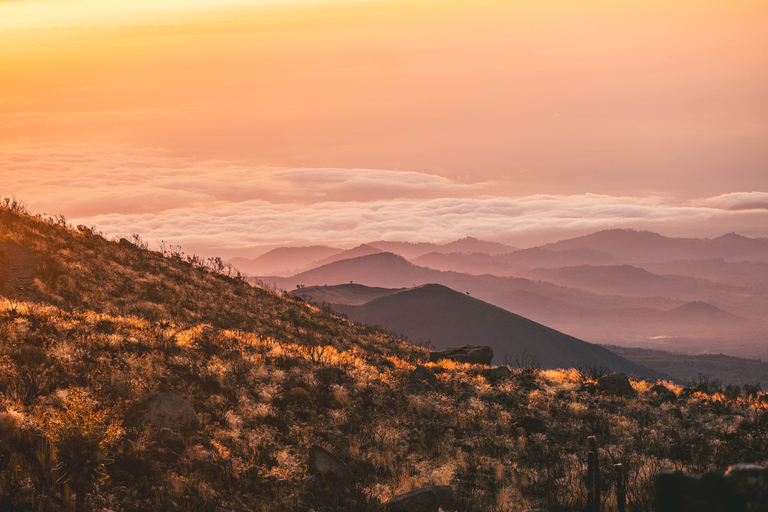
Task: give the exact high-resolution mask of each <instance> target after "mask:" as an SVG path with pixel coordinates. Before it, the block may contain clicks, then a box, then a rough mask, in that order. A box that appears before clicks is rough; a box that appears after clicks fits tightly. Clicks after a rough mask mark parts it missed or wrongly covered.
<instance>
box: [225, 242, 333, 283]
mask: <svg viewBox="0 0 768 512" xmlns="http://www.w3.org/2000/svg"><path fill="white" fill-rule="evenodd" d="M340 252H342V250H341V249H336V248H334V247H328V246H325V245H309V246H305V247H278V248H276V249H272V250H271V251H268V252H265V253H264V254H262V255H261V256H258V257H256V258H253V259H248V258H232V259H231V260H229V261H228V263H231V264H232V265H233V266H234V267H235V268H237V269H238V270H240V271H241V272H245V273H246V274H249V275H257V276H258V275H265V274H285V273H291V274H292V273H296V272H298V271H299V270H302V269H304V268H305V267H306V266H307V265H309V264H310V263H312V262H313V261H317V260H321V259H324V258H328V257H330V256H333V255H334V254H338V253H340Z"/></svg>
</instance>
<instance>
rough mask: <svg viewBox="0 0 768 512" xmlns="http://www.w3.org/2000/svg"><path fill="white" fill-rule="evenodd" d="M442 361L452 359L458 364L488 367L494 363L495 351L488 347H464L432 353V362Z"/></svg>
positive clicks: (430, 357)
mask: <svg viewBox="0 0 768 512" xmlns="http://www.w3.org/2000/svg"><path fill="white" fill-rule="evenodd" d="M441 359H450V360H451V361H456V362H457V363H469V364H482V365H485V366H488V365H490V364H491V361H493V349H492V348H491V347H486V346H475V345H463V346H461V347H455V348H447V349H445V350H436V351H434V352H430V354H429V360H430V361H433V362H437V361H439V360H441Z"/></svg>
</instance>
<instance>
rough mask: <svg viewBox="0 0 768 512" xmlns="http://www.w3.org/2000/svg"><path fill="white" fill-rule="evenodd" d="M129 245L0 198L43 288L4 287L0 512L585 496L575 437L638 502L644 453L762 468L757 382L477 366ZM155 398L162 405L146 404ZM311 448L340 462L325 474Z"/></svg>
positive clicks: (211, 509)
mask: <svg viewBox="0 0 768 512" xmlns="http://www.w3.org/2000/svg"><path fill="white" fill-rule="evenodd" d="M8 204H9V203H8V202H6V206H7V205H8ZM132 242H133V243H131V241H128V240H120V241H110V240H105V239H104V238H103V237H101V236H99V235H98V234H96V233H94V231H93V230H92V229H89V228H87V227H85V226H80V227H78V228H75V227H72V226H69V225H67V224H66V222H65V221H64V219H63V218H43V217H33V216H30V215H27V214H25V213H24V212H23V209H22V208H19V207H18V206H17V205H14V207H13V208H8V207H2V206H0V243H12V244H16V245H18V246H19V247H21V248H22V249H23V250H25V251H29V252H31V253H34V254H35V257H36V258H37V263H36V264H35V265H34V268H33V270H32V278H33V279H32V286H33V287H34V292H35V293H36V294H37V295H38V296H39V299H40V302H32V301H29V300H27V299H28V298H27V297H23V296H20V295H19V294H18V293H17V290H14V289H11V288H9V287H8V283H6V287H5V288H4V289H3V290H2V291H0V295H1V297H2V298H0V509H2V510H4V511H5V510H14V511H15V510H45V511H51V512H63V511H69V510H83V511H85V510H101V511H106V510H111V511H115V512H136V511H163V512H165V511H180V510H184V511H194V512H197V511H200V512H215V511H216V510H217V509H218V510H221V509H224V510H234V511H237V512H246V511H248V512H250V511H254V510H256V511H264V512H272V511H274V512H277V511H286V510H289V511H297V512H309V510H326V511H329V512H336V511H351V510H355V511H372V512H373V511H383V510H384V508H385V507H384V502H386V501H387V500H389V499H390V498H392V497H393V496H395V495H398V494H401V493H405V492H408V491H410V490H412V489H415V488H419V487H423V486H427V485H449V486H450V487H451V488H452V489H453V491H454V492H455V495H456V498H457V500H456V505H457V508H458V509H460V510H463V511H467V512H479V511H486V510H493V509H497V510H521V509H522V510H524V509H532V508H537V507H541V506H542V505H545V504H546V506H547V509H548V510H550V511H553V512H558V511H563V512H564V511H566V510H581V509H584V508H585V506H586V498H585V496H586V494H585V490H584V488H583V481H584V464H585V449H584V446H585V442H586V437H587V436H589V435H596V436H598V437H599V440H600V443H601V446H604V447H606V449H602V450H601V451H600V461H599V462H600V464H601V465H602V467H604V468H609V467H610V465H611V464H613V463H614V462H615V461H616V460H618V461H620V462H622V463H623V464H624V465H625V467H626V468H628V471H629V473H628V478H627V497H628V508H627V509H628V510H630V511H640V510H648V509H650V508H651V507H652V506H653V492H652V482H653V476H654V474H655V472H657V471H659V470H661V469H671V468H678V469H684V470H686V471H690V472H694V473H701V472H704V471H707V470H710V469H715V468H723V467H725V466H727V465H728V464H730V463H732V462H734V461H740V462H755V463H765V462H768V457H766V454H765V453H763V452H762V451H761V450H762V449H763V447H764V446H765V445H766V444H767V443H768V438H766V434H765V432H766V431H767V430H768V428H766V427H768V415H766V414H765V412H764V409H765V404H766V403H767V402H768V399H766V398H765V394H763V393H752V392H751V391H750V392H745V393H741V394H738V395H733V394H732V395H731V397H730V398H724V397H722V396H720V395H717V394H713V393H716V392H717V390H714V389H707V390H699V389H684V388H681V387H679V386H675V385H673V384H670V383H667V384H666V385H667V387H668V389H671V391H672V395H673V396H674V398H672V397H671V396H670V394H669V393H665V394H658V393H655V392H653V391H652V387H651V386H652V385H653V384H654V383H652V382H645V381H633V382H631V383H629V385H630V386H631V387H632V389H633V391H632V392H631V393H628V396H615V395H612V394H609V393H607V392H606V393H601V392H598V388H597V382H596V380H595V379H596V378H597V377H598V375H588V374H584V373H581V372H579V371H576V370H568V369H566V370H547V371H538V370H536V369H535V368H522V369H519V370H515V371H513V372H512V373H511V374H510V375H508V376H506V377H502V378H500V379H498V380H494V381H493V382H491V381H489V380H486V378H485V377H484V376H483V374H482V370H483V368H480V367H476V366H471V365H463V364H458V363H453V362H451V361H442V362H440V363H439V364H436V363H426V359H427V354H426V351H425V350H423V349H419V348H417V347H414V346H413V345H411V344H409V343H406V342H404V341H402V340H399V339H396V338H393V337H391V336H388V335H386V334H384V333H382V332H380V331H377V330H375V329H371V328H367V327H363V326H359V325H356V324H351V323H349V322H348V321H346V320H343V319H341V318H338V317H336V316H334V315H332V314H329V313H328V312H325V311H322V310H318V309H317V308H315V307H312V306H309V305H307V304H306V303H304V302H302V301H301V300H299V299H297V298H293V297H285V296H282V295H279V294H275V293H272V292H270V291H268V290H265V289H262V288H258V287H252V286H249V285H248V284H247V283H245V282H243V281H242V280H240V279H237V275H236V274H233V275H226V273H227V272H228V271H229V270H228V269H227V267H226V266H225V265H223V264H222V262H221V261H220V260H216V259H215V258H214V259H210V260H202V259H200V258H196V257H194V256H185V255H183V254H181V253H166V254H161V253H158V252H153V251H148V250H147V249H146V245H145V244H144V243H142V242H141V240H140V239H138V238H137V237H135V238H134V239H133V240H132ZM4 256H5V257H4ZM7 262H8V258H7V255H0V271H2V270H6V269H7V265H8V263H7ZM3 265H5V267H3ZM418 364H424V366H425V369H420V370H419V372H416V374H415V376H414V374H413V373H412V372H414V370H416V369H417V365H418ZM425 370H429V371H431V372H433V375H432V377H433V378H432V379H425V378H419V377H418V376H419V375H422V376H424V375H427V376H429V374H427V373H425ZM634 393H637V396H631V395H634ZM154 399H162V400H169V401H170V402H171V403H174V404H176V405H178V406H179V407H178V409H177V412H173V411H172V410H169V409H165V410H164V413H163V414H162V415H159V416H153V415H151V414H149V410H148V409H147V408H145V406H146V405H147V403H149V402H148V401H150V400H154ZM669 400H674V402H670V401H669ZM142 411H144V412H142ZM170 420H173V421H170ZM182 420H183V421H182ZM739 430H741V431H743V432H744V433H745V434H744V435H732V434H733V432H734V431H739ZM646 439H647V440H648V441H645V440H646ZM651 439H652V441H651ZM315 445H318V446H320V447H323V448H325V449H327V450H330V451H332V452H333V453H335V454H336V456H337V457H338V458H339V459H340V460H341V461H342V462H343V464H345V465H346V468H348V469H346V470H342V471H340V474H339V477H338V478H334V477H332V476H330V475H327V478H325V477H323V476H322V474H319V473H318V470H317V469H316V466H313V464H312V463H311V462H312V461H311V460H310V454H311V453H318V448H316V447H315ZM313 447H314V448H313ZM609 447H610V448H609ZM609 449H610V451H609ZM313 468H314V469H313ZM313 473H314V474H313ZM104 476H108V477H109V478H108V479H104V478H103V477H104ZM606 496H610V494H609V487H608V486H606ZM607 500H608V502H607V506H609V507H610V506H612V505H611V502H610V498H607Z"/></svg>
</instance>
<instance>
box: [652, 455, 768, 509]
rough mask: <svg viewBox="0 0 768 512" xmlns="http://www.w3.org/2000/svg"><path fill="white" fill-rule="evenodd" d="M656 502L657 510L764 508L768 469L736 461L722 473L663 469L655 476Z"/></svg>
mask: <svg viewBox="0 0 768 512" xmlns="http://www.w3.org/2000/svg"><path fill="white" fill-rule="evenodd" d="M656 503H657V509H656V510H657V511H658V512H731V511H744V512H766V511H768V470H766V469H765V468H763V467H762V466H757V465H754V464H735V465H733V466H731V467H730V468H728V471H727V472H726V473H725V475H724V476H723V475H720V474H718V473H706V474H705V475H703V476H701V477H697V476H693V475H688V474H685V473H682V472H680V471H677V472H674V473H673V472H662V473H660V474H659V475H658V476H657V477H656Z"/></svg>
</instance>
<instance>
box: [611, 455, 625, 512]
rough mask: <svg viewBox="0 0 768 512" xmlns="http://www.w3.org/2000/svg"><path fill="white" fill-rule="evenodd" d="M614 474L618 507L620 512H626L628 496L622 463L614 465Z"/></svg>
mask: <svg viewBox="0 0 768 512" xmlns="http://www.w3.org/2000/svg"><path fill="white" fill-rule="evenodd" d="M613 473H614V475H615V476H616V506H617V507H618V512H626V510H627V494H626V491H625V490H624V467H623V466H622V465H621V464H620V463H619V464H614V465H613Z"/></svg>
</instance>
